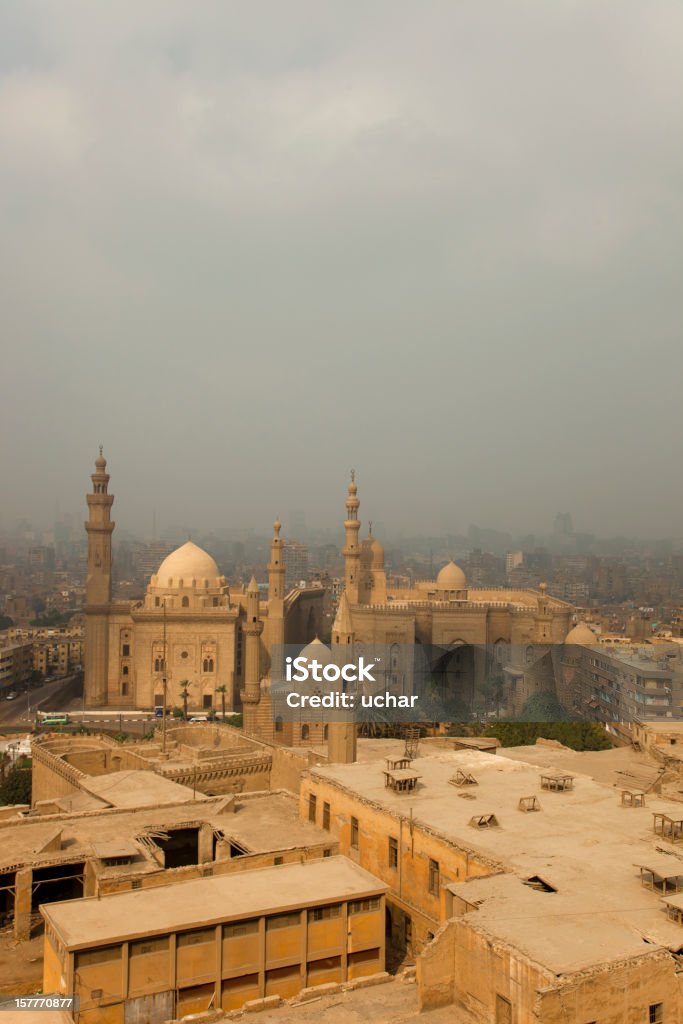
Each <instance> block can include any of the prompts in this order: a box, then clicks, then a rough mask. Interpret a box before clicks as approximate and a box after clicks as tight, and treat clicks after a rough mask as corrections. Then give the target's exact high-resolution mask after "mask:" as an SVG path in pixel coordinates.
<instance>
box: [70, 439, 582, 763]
mask: <svg viewBox="0 0 683 1024" xmlns="http://www.w3.org/2000/svg"><path fill="white" fill-rule="evenodd" d="M91 479H92V483H93V488H92V492H91V493H90V494H88V495H87V503H88V508H89V518H88V521H87V522H86V524H85V526H86V531H87V534H88V577H87V596H86V609H85V611H86V644H85V699H86V704H88V705H90V706H102V705H109V706H119V707H135V708H146V709H151V708H153V707H155V706H159V705H165V706H173V705H178V704H180V703H181V696H180V687H183V688H185V689H186V690H187V693H188V709H189V710H190V711H194V712H196V711H204V712H206V711H207V710H210V709H211V708H218V707H220V706H221V704H222V700H223V696H224V697H225V706H226V708H227V709H229V710H233V709H240V708H241V709H242V710H243V712H244V729H245V732H248V733H251V734H252V735H254V736H258V737H261V738H262V739H266V740H270V741H276V742H280V743H284V744H287V745H309V744H311V743H316V742H326V741H329V742H330V743H331V744H332V745H333V746H336V745H339V749H338V750H336V751H335V759H340V760H354V759H355V730H354V729H353V728H352V727H349V728H348V729H341V728H335V729H334V730H333V732H334V736H332V734H331V733H330V730H329V729H328V727H327V726H326V725H325V724H324V723H322V722H318V723H311V722H305V721H301V722H296V723H293V722H283V721H281V720H280V719H278V718H277V716H275V717H274V716H273V711H272V705H271V700H270V681H271V678H278V674H277V671H276V666H274V664H273V657H274V652H277V651H279V650H281V647H282V645H284V644H300V645H302V646H303V645H304V644H307V643H309V644H310V643H313V644H316V648H314V651H315V650H316V649H317V650H318V651H319V649H320V648H319V646H318V645H320V641H319V640H318V639H317V636H318V634H319V633H320V632H321V625H322V620H323V597H324V594H323V591H322V589H321V588H308V589H303V588H302V589H296V590H293V591H290V592H289V593H287V592H286V591H285V559H284V546H283V545H284V542H283V539H282V537H281V536H280V531H281V524H280V523H279V522H277V521H276V522H275V524H274V536H273V539H272V541H271V554H270V562H269V563H268V597H267V600H264V599H262V598H261V595H260V592H259V588H258V586H257V584H256V581H255V580H254V579H252V580H251V582H250V583H249V584H248V586H246V587H245V586H244V585H239V586H228V583H227V581H226V579H225V578H224V577H223V576H221V574H220V572H219V569H218V567H217V565H216V563H215V561H214V560H213V558H212V557H211V555H209V554H208V553H207V552H206V551H203V550H202V549H201V548H199V547H197V545H196V544H194V543H193V542H192V541H187V542H186V543H185V544H183V545H182V546H181V547H179V548H178V549H177V550H176V551H174V552H172V553H171V554H170V555H168V557H167V558H165V559H164V561H163V562H162V563H161V565H160V566H159V568H158V570H157V572H156V574H155V575H154V576H152V578H151V580H150V583H149V586H148V588H147V592H146V594H145V597H144V599H143V600H142V601H139V602H135V603H130V602H116V601H112V587H111V569H112V551H111V536H112V532H113V530H114V523H113V522H112V521H111V518H110V513H111V506H112V503H113V500H114V499H113V495H111V494H109V493H108V484H109V475H108V473H107V472H106V460H105V459H104V457H103V455H102V452H101V451H100V455H99V457H98V459H97V460H96V463H95V473H94V474H93V475H92V478H91ZM359 507H360V501H359V498H358V486H357V484H356V482H355V479H354V476H353V474H352V477H351V482H350V484H349V486H348V495H347V499H346V519H345V522H344V530H345V544H344V547H343V549H342V554H343V557H344V588H343V591H342V595H341V598H340V600H339V604H338V607H337V612H336V617H335V621H334V624H333V626H332V635H331V642H332V644H333V645H334V644H344V645H353V644H354V643H358V644H381V645H385V646H386V647H388V648H389V649H390V650H391V651H392V652H395V658H394V655H393V653H392V659H393V660H394V664H393V665H392V669H393V671H394V672H395V674H396V675H400V673H401V672H409V671H410V667H409V666H406V665H405V657H406V654H405V652H406V651H408V652H409V651H410V650H412V649H414V647H415V645H418V644H423V645H428V646H429V648H430V650H431V651H436V655H437V661H436V662H435V674H436V676H438V677H439V680H440V683H441V687H442V689H443V692H444V693H448V694H457V695H458V696H459V697H460V698H461V699H462V700H463V702H464V703H465V704H467V703H468V702H471V700H472V699H473V694H474V692H475V690H476V688H477V686H479V685H481V684H482V683H484V682H485V680H486V679H487V678H488V677H489V676H490V670H491V663H492V660H493V663H494V664H497V665H498V666H499V667H500V674H501V676H504V679H505V683H506V686H507V692H508V694H509V695H510V701H511V705H512V707H513V708H514V710H516V711H519V710H521V707H522V706H523V703H524V701H525V700H526V699H527V698H528V697H529V696H530V695H533V694H534V693H536V692H539V691H541V690H546V689H548V688H550V689H551V690H554V689H555V683H554V678H553V677H554V673H555V668H556V666H555V664H554V660H555V651H556V650H557V649H559V647H560V646H561V645H563V644H564V643H565V638H566V637H567V633H568V632H569V630H570V628H571V626H572V617H573V613H574V609H573V608H572V606H571V605H569V604H567V603H566V602H564V601H561V600H559V599H557V598H553V597H551V596H550V595H549V594H548V593H547V591H546V588H545V585H544V584H541V585H540V587H539V589H538V590H521V589H520V590H514V589H509V588H503V587H501V588H478V587H477V588H472V587H469V586H468V584H467V580H466V578H465V574H464V572H463V571H462V569H461V568H460V567H459V566H457V565H456V564H455V563H454V562H452V561H449V562H448V563H447V564H446V565H444V566H443V567H442V568H441V570H440V571H439V573H438V575H437V577H436V579H434V580H418V581H414V582H413V583H412V584H411V585H410V586H408V587H405V586H400V587H394V586H391V585H390V582H388V580H387V574H386V571H385V564H384V548H383V547H382V544H381V543H380V541H379V540H378V538H377V537H375V536H373V535H372V533H371V532H369V533H368V535H367V536H366V537H365V538H364V539H363V540H361V539H360V536H359V534H360V528H361V522H360V519H359V516H358V512H359ZM347 649H350V648H348V647H347ZM439 652H443V654H442V656H439ZM318 656H319V655H318ZM402 659H404V660H402ZM392 681H395V680H392ZM328 733H330V734H329V736H328Z"/></svg>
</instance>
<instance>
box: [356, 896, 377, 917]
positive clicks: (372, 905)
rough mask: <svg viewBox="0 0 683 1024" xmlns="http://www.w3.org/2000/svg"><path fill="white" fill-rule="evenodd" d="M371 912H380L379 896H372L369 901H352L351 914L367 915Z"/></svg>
mask: <svg viewBox="0 0 683 1024" xmlns="http://www.w3.org/2000/svg"><path fill="white" fill-rule="evenodd" d="M371 910H379V896H371V897H370V898H369V899H367V900H351V902H350V903H349V914H367V913H368V912H369V911H371Z"/></svg>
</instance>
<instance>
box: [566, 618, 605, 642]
mask: <svg viewBox="0 0 683 1024" xmlns="http://www.w3.org/2000/svg"><path fill="white" fill-rule="evenodd" d="M564 642H565V643H566V644H583V645H584V646H588V645H590V644H597V642H598V638H597V637H596V635H595V633H594V632H593V630H592V629H591V628H590V626H588V625H586V623H585V622H578V623H577V624H576V626H574V628H573V629H570V630H569V632H568V633H567V635H566V637H565V638H564Z"/></svg>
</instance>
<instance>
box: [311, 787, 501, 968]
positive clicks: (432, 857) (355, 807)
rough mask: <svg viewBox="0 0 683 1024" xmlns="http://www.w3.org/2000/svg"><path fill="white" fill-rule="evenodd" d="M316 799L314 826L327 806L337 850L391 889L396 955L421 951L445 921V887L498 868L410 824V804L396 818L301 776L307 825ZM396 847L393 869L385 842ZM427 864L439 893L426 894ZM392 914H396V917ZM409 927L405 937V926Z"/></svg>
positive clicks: (428, 889) (422, 828)
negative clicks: (434, 866)
mask: <svg viewBox="0 0 683 1024" xmlns="http://www.w3.org/2000/svg"><path fill="white" fill-rule="evenodd" d="M311 794H314V795H315V797H316V824H317V825H318V827H321V826H322V827H324V819H323V815H324V804H325V803H329V805H330V832H331V834H332V835H334V836H336V837H337V838H338V839H339V851H340V853H342V854H344V855H345V856H347V857H349V859H350V860H353V861H355V863H357V864H360V866H361V867H363V868H365V869H366V870H367V871H370V872H371V873H372V874H373V875H375V876H376V877H377V878H381V879H382V881H383V882H386V883H387V885H389V886H390V892H389V893H388V894H387V901H388V904H390V905H391V907H390V909H391V911H392V920H391V931H392V942H393V945H394V947H395V951H396V952H403V951H404V949H405V948H406V947H407V950H408V952H411V951H412V952H413V953H417V952H419V951H420V950H421V949H422V948H423V947H424V946H425V944H426V943H428V942H430V941H431V939H432V937H433V936H434V934H435V932H436V931H437V930H438V928H439V926H440V924H441V923H442V922H443V921H444V920H445V919H446V905H445V900H444V895H443V887H444V886H445V885H447V884H448V883H449V882H455V881H464V880H465V879H466V878H475V877H480V876H483V875H489V874H494V873H496V872H497V871H499V870H500V866H499V865H497V864H494V863H493V862H490V861H487V860H486V859H484V858H481V857H478V856H477V855H475V854H474V853H473V852H472V851H468V850H466V849H462V848H460V847H457V846H455V845H454V844H452V843H450V842H448V840H446V839H444V838H442V837H440V836H438V835H436V834H435V833H433V832H431V831H429V830H428V829H426V828H425V827H424V826H422V825H420V824H417V823H415V822H413V821H411V818H410V814H409V804H408V803H407V804H406V813H405V815H403V816H400V817H399V816H398V815H396V814H394V813H391V812H389V811H387V810H384V809H383V808H381V807H378V806H377V805H375V804H372V803H370V802H369V801H367V800H365V799H363V798H362V797H360V796H358V795H356V794H354V793H351V792H349V791H347V790H344V789H342V788H341V787H340V786H338V785H336V784H335V783H334V782H331V781H330V780H328V779H322V778H321V777H319V776H316V775H315V773H313V772H312V773H311V774H309V775H304V776H303V778H302V784H301V794H300V798H299V813H300V816H301V818H302V819H304V820H309V806H310V805H309V797H310V795H311ZM352 817H353V818H356V819H357V821H358V831H359V836H358V847H357V848H355V847H354V846H352V845H351V842H352V835H351V818H352ZM390 838H392V839H395V840H396V843H397V855H398V856H397V860H398V863H397V866H396V867H395V868H393V867H391V865H390V854H389V839H390ZM430 861H435V862H436V863H438V865H439V892H430ZM394 911H395V912H394ZM406 917H408V918H409V919H410V920H409V927H408V930H407V931H408V934H407V935H406V921H405V918H406Z"/></svg>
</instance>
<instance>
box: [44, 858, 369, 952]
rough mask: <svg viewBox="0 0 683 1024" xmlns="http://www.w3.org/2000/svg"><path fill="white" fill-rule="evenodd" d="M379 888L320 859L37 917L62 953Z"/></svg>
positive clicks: (56, 908)
mask: <svg viewBox="0 0 683 1024" xmlns="http://www.w3.org/2000/svg"><path fill="white" fill-rule="evenodd" d="M387 888H388V887H387V886H386V885H384V884H383V883H382V882H380V881H379V879H377V878H375V877H374V875H371V874H369V872H367V871H365V870H363V868H360V867H358V865H357V864H354V863H353V862H352V861H350V860H348V859H347V858H346V857H325V858H321V859H320V860H315V861H308V862H307V863H306V864H283V865H280V866H278V867H273V868H261V869H260V870H257V871H241V872H239V873H238V874H235V875H223V876H219V877H215V878H199V879H193V880H192V881H189V882H178V883H176V884H175V885H169V886H159V887H158V888H155V889H154V890H151V889H148V890H145V889H140V890H138V891H136V892H126V893H117V894H115V895H111V896H104V897H102V899H96V898H94V897H93V898H89V899H83V900H69V901H66V902H63V903H50V904H49V905H48V906H45V907H43V908H42V910H41V913H42V914H43V917H44V918H45V920H46V921H47V922H48V923H49V924H50V925H51V926H52V927H53V928H54V929H55V931H56V932H57V934H58V935H59V936H60V938H61V940H62V941H63V943H64V945H65V946H66V947H67V948H68V949H83V948H90V947H92V946H104V945H107V944H108V943H112V942H115V941H117V940H122V939H134V938H137V937H145V938H146V937H147V936H152V935H165V934H168V933H169V932H174V931H179V930H182V929H188V928H193V927H203V928H209V927H211V926H212V925H216V924H219V923H220V922H221V921H226V920H231V921H232V920H240V919H241V920H244V919H245V918H250V917H259V916H260V915H262V914H267V913H270V912H273V913H277V912H286V911H288V910H294V909H298V908H299V907H310V906H319V905H323V904H325V903H334V902H338V901H340V900H347V899H362V898H364V897H366V896H370V895H376V894H379V893H383V892H386V890H387Z"/></svg>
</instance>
